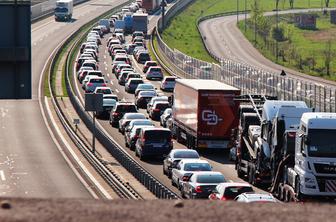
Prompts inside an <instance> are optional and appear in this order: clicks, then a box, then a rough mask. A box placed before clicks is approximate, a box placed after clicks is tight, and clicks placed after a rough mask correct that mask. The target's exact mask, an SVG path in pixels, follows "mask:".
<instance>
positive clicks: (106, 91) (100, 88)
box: [93, 86, 113, 94]
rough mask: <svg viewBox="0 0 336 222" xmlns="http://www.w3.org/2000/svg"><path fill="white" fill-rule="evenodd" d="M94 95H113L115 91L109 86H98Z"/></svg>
mask: <svg viewBox="0 0 336 222" xmlns="http://www.w3.org/2000/svg"><path fill="white" fill-rule="evenodd" d="M93 93H102V94H112V93H113V90H112V89H111V88H110V87H108V86H98V87H96V89H95V91H94V92H93Z"/></svg>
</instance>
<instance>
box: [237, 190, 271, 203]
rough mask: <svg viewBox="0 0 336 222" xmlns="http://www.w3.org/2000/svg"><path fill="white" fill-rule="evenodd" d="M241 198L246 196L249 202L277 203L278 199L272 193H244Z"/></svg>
mask: <svg viewBox="0 0 336 222" xmlns="http://www.w3.org/2000/svg"><path fill="white" fill-rule="evenodd" d="M239 196H244V197H245V198H246V199H247V200H249V201H272V202H276V199H275V198H274V197H273V195H272V194H270V193H251V192H250V193H242V194H240V195H239Z"/></svg>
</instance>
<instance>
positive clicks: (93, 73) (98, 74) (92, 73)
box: [88, 72, 103, 77]
mask: <svg viewBox="0 0 336 222" xmlns="http://www.w3.org/2000/svg"><path fill="white" fill-rule="evenodd" d="M88 75H96V76H100V77H102V76H103V73H101V72H89V73H88Z"/></svg>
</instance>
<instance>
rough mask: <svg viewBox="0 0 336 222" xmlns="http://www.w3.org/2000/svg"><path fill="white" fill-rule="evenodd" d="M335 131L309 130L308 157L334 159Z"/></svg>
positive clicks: (335, 154) (335, 152)
mask: <svg viewBox="0 0 336 222" xmlns="http://www.w3.org/2000/svg"><path fill="white" fill-rule="evenodd" d="M335 135H336V130H330V129H310V130H309V131H308V138H309V145H308V146H307V148H308V155H309V156H311V157H330V158H332V157H336V140H335V139H334V138H335Z"/></svg>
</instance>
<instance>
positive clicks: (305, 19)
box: [294, 14, 317, 29]
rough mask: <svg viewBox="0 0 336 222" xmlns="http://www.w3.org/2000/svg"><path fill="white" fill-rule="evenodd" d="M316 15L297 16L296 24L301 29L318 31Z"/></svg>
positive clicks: (295, 18) (295, 17)
mask: <svg viewBox="0 0 336 222" xmlns="http://www.w3.org/2000/svg"><path fill="white" fill-rule="evenodd" d="M316 18H317V16H316V15H315V14H296V15H295V16H294V24H295V26H296V27H299V28H300V29H316Z"/></svg>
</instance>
